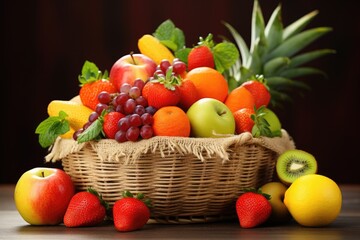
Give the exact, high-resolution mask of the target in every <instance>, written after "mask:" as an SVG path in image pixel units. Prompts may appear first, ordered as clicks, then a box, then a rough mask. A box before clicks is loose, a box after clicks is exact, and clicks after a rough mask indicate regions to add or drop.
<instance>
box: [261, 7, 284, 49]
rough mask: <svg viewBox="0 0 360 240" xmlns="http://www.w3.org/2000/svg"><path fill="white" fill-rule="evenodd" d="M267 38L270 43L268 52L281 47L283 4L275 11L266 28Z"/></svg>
mask: <svg viewBox="0 0 360 240" xmlns="http://www.w3.org/2000/svg"><path fill="white" fill-rule="evenodd" d="M265 37H266V39H267V42H268V50H269V51H271V50H273V49H274V48H275V47H276V46H279V45H280V44H281V42H282V38H283V23H282V21H281V4H279V5H278V7H277V8H276V9H275V10H274V12H273V13H272V14H271V17H270V19H269V21H268V23H267V24H266V27H265Z"/></svg>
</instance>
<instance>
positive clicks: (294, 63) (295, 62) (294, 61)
mask: <svg viewBox="0 0 360 240" xmlns="http://www.w3.org/2000/svg"><path fill="white" fill-rule="evenodd" d="M333 53H335V50H332V49H319V50H315V51H311V52H307V53H303V54H299V55H297V56H295V57H293V58H291V62H290V64H289V67H290V68H293V67H298V66H301V65H303V64H305V63H307V62H310V61H312V60H314V59H317V58H319V57H322V56H324V55H328V54H333Z"/></svg>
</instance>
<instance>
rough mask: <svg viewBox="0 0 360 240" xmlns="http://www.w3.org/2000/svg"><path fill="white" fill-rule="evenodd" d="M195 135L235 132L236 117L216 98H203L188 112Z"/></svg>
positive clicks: (203, 135)
mask: <svg viewBox="0 0 360 240" xmlns="http://www.w3.org/2000/svg"><path fill="white" fill-rule="evenodd" d="M186 114H187V115H188V118H189V120H190V124H191V136H193V137H223V136H226V135H232V134H234V133H235V119H234V116H233V114H232V112H231V111H230V109H229V108H228V107H227V106H226V105H225V104H224V103H223V102H221V101H219V100H217V99H214V98H202V99H200V100H198V101H196V102H195V103H193V104H192V105H191V106H190V108H189V109H188V111H187V112H186Z"/></svg>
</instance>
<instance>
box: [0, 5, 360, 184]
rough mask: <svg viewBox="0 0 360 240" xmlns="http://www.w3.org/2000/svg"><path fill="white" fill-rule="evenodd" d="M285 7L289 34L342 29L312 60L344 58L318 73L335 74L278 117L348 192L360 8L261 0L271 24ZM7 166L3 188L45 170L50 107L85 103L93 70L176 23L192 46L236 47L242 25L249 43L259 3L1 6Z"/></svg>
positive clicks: (314, 79)
mask: <svg viewBox="0 0 360 240" xmlns="http://www.w3.org/2000/svg"><path fill="white" fill-rule="evenodd" d="M280 2H281V3H282V9H283V11H282V12H283V13H282V16H283V22H284V24H285V26H287V25H289V24H290V23H291V22H293V21H295V20H296V19H298V18H300V17H302V16H303V15H305V14H307V13H309V12H311V11H313V10H316V9H317V10H319V11H320V13H319V15H318V16H316V17H315V19H314V20H313V21H312V22H311V24H310V25H309V26H308V27H307V28H311V27H320V26H329V27H332V28H333V31H332V32H331V33H330V34H327V35H325V36H323V37H321V38H320V39H318V40H317V41H315V42H314V43H313V44H311V45H310V46H309V47H308V48H307V49H306V50H311V49H316V48H330V49H335V50H336V51H337V53H336V54H334V55H328V56H326V57H323V58H320V59H318V60H316V61H313V62H311V63H310V66H313V67H318V68H320V69H322V70H323V71H325V72H326V73H327V74H328V78H323V77H319V76H311V77H307V78H306V79H303V81H307V82H308V83H309V84H310V85H311V87H312V91H311V92H308V93H306V94H305V96H304V98H300V97H295V101H294V103H293V104H291V105H288V106H287V107H286V109H284V110H281V111H277V114H278V115H279V117H280V119H281V121H282V124H283V128H284V129H286V130H287V131H288V132H289V134H290V135H291V136H292V137H293V138H294V140H295V143H296V145H297V148H299V149H303V150H306V151H308V152H310V153H312V154H313V155H314V156H315V157H316V159H317V160H318V163H319V173H321V174H324V175H327V176H329V177H331V178H332V179H334V180H335V181H337V182H339V183H359V180H360V178H359V173H358V171H359V161H360V158H359V156H357V153H358V151H357V150H358V149H359V143H358V141H357V139H358V137H359V130H358V127H357V124H358V120H357V119H358V118H357V117H356V115H358V113H357V112H358V110H359V108H358V102H359V94H358V90H359V85H358V82H359V80H360V78H359V76H358V74H359V60H358V58H359V56H360V54H359V38H358V37H359V33H360V32H359V18H358V15H359V13H358V11H357V8H355V6H353V4H352V3H353V2H354V1H338V0H335V1H328V0H318V1H304V0H283V1H278V0H260V5H261V7H262V10H263V14H264V18H265V21H266V22H267V21H268V19H269V17H270V14H271V13H272V11H273V10H274V9H275V8H276V6H277V4H278V3H280ZM1 5H2V6H1V11H2V13H1V18H2V21H1V23H2V29H3V31H2V34H1V38H2V42H3V45H2V64H3V65H2V68H1V69H2V74H1V75H2V79H1V83H2V87H1V96H2V98H3V104H2V108H1V112H2V142H3V143H2V145H1V146H2V148H3V149H2V157H1V161H2V166H1V167H0V183H14V182H16V181H17V179H18V178H19V177H20V175H21V174H22V173H23V172H25V171H26V170H28V169H30V168H33V167H36V166H49V167H57V166H61V165H60V164H59V163H57V164H54V163H47V164H45V163H44V156H45V155H46V154H47V149H42V148H41V147H40V145H39V144H38V139H37V138H38V136H37V135H36V134H35V133H34V132H35V128H36V126H37V125H38V124H39V123H40V122H41V121H42V120H44V119H45V118H46V117H47V112H46V108H47V105H48V103H49V102H50V101H51V100H55V99H57V100H68V99H70V98H72V97H73V96H75V95H77V94H78V91H79V86H78V80H77V76H78V75H79V73H80V71H81V67H82V65H83V63H84V61H85V60H90V61H93V62H95V63H96V64H97V66H98V67H99V68H100V69H101V70H105V69H107V70H110V68H111V66H112V64H113V63H114V62H115V61H116V60H117V59H118V58H120V57H121V56H123V55H125V54H128V53H129V52H130V51H135V52H137V51H138V49H137V39H138V38H140V37H141V36H142V35H143V34H146V33H153V32H154V30H155V29H156V27H157V26H158V25H159V24H160V23H161V22H163V21H164V20H166V19H169V18H170V19H172V21H173V22H174V23H175V25H176V26H177V27H179V28H181V29H182V30H183V31H184V33H185V36H186V43H187V46H191V45H193V44H195V43H196V42H197V41H198V37H199V36H204V37H205V36H206V35H207V34H208V33H213V34H214V36H215V38H217V36H219V35H224V36H227V37H230V34H229V32H228V31H227V30H226V28H225V27H224V26H223V25H222V23H221V21H222V20H225V21H227V22H229V23H230V24H231V25H233V26H234V27H235V28H236V29H237V31H238V32H239V33H240V34H241V35H242V36H243V37H244V38H245V41H247V43H249V40H250V21H251V12H252V6H253V1H252V0H241V1H239V0H216V1H214V0H204V1H194V0H185V1H181V0H176V1H169V0H154V1H150V0H148V1H147V0H132V1H130V0H128V1H125V0H124V1H120V0H118V1H115V0H113V1H96V0H93V1H91V0H86V1H85V0H84V1H79V0H78V1H71V0H63V1H47V0H43V1H16V0H15V1H13V0H6V1H2V3H1Z"/></svg>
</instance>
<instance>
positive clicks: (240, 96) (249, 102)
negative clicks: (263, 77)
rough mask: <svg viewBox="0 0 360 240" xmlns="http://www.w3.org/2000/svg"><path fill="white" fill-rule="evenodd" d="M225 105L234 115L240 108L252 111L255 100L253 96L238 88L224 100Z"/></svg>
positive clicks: (244, 89)
mask: <svg viewBox="0 0 360 240" xmlns="http://www.w3.org/2000/svg"><path fill="white" fill-rule="evenodd" d="M225 105H226V106H228V108H229V109H230V110H231V111H232V112H233V113H234V112H236V111H237V110H240V109H242V108H250V109H253V108H254V105H255V100H254V97H253V95H252V94H251V92H250V91H249V90H247V89H246V88H245V87H243V86H240V87H237V88H235V89H233V90H232V91H231V92H230V93H229V95H228V96H227V98H226V100H225Z"/></svg>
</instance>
